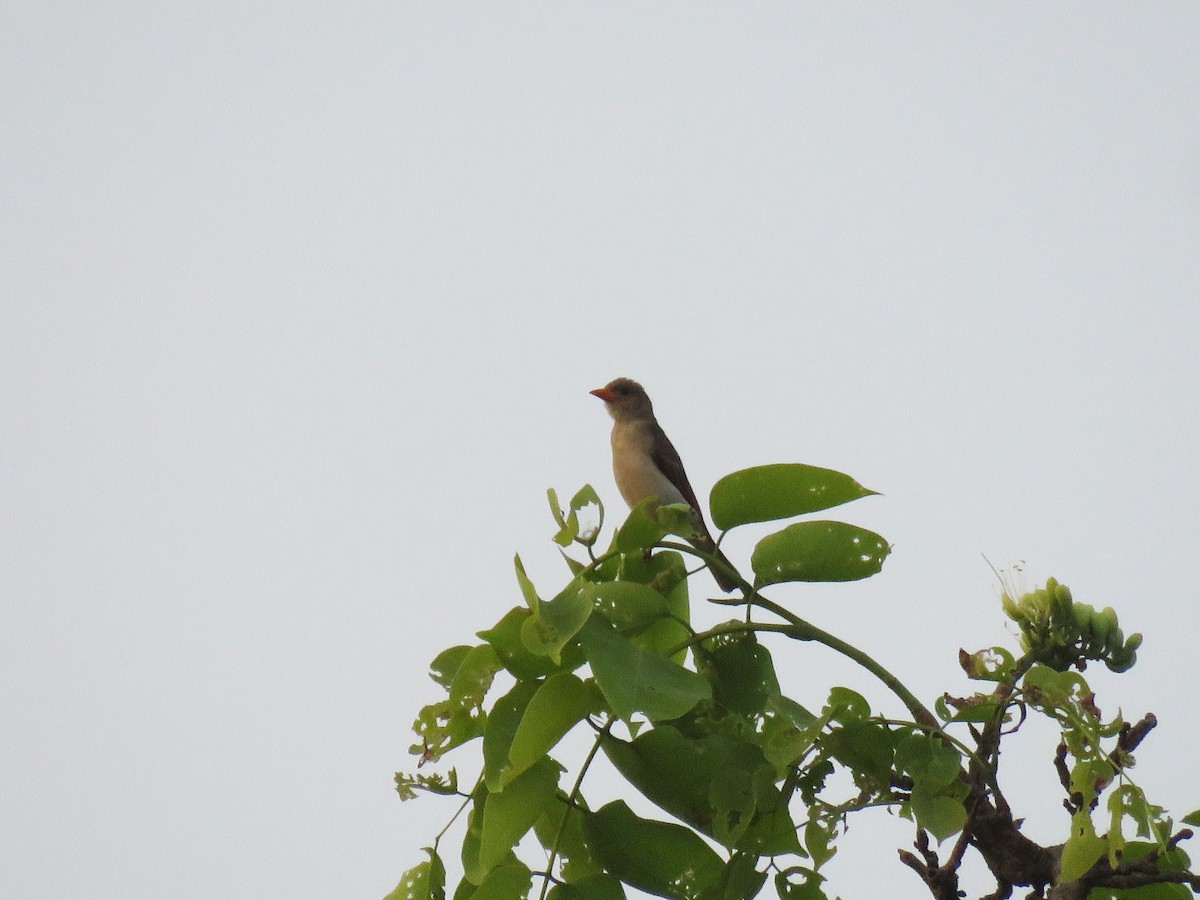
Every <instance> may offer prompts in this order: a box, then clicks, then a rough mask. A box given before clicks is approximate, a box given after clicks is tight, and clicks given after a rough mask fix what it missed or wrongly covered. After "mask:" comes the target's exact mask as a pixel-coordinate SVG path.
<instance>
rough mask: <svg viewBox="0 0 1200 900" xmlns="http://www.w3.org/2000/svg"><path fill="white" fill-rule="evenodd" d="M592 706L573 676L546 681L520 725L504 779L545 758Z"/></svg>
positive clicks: (530, 703) (552, 676)
mask: <svg viewBox="0 0 1200 900" xmlns="http://www.w3.org/2000/svg"><path fill="white" fill-rule="evenodd" d="M590 706H591V694H590V692H589V691H588V689H587V687H586V686H585V685H584V683H583V682H582V681H580V680H579V679H578V678H576V677H575V676H574V675H572V674H571V673H569V672H560V673H559V674H557V675H551V676H550V677H549V678H547V679H546V681H545V682H544V683H543V684H542V685H541V686H540V687H539V688H538V689H537V693H535V694H534V695H533V698H532V699H531V700H530V701H529V705H528V706H527V707H526V708H525V714H524V716H522V718H521V723H520V725H518V726H517V730H516V734H515V735H514V737H513V739H512V746H511V748H510V749H509V752H508V757H509V769H508V774H506V775H505V776H504V778H505V779H507V778H512V777H513V776H515V775H517V774H520V773H521V772H524V771H525V770H526V769H528V768H529V767H530V766H532V765H534V764H535V763H536V762H537V761H538V760H539V759H542V758H543V757H544V756H545V755H546V754H547V753H549V752H550V750H551V749H552V748H553V747H554V745H555V744H557V743H558V742H559V741H560V740H561V739H562V737H563V735H565V734H566V733H567V732H568V731H570V730H571V728H572V727H573V726H574V725H575V723H576V722H578V721H579V720H580V719H582V718H583V717H584V716H586V715H587V714H588V709H589V707H590Z"/></svg>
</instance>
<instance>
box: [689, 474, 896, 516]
mask: <svg viewBox="0 0 1200 900" xmlns="http://www.w3.org/2000/svg"><path fill="white" fill-rule="evenodd" d="M875 493H876V491H872V490H868V489H867V488H865V487H863V486H862V485H861V484H859V483H858V482H857V481H855V480H854V479H853V478H851V477H850V476H849V475H844V474H842V473H841V472H835V471H833V470H832V469H823V468H821V467H819V466H808V465H804V464H802V463H777V464H775V465H768V466H755V467H754V468H751V469H742V470H741V471H740V472H732V473H730V474H729V475H726V476H725V477H724V478H722V479H721V480H720V481H718V482H717V483H716V484H715V485H713V489H712V493H711V494H710V495H709V507H710V508H711V510H712V519H713V524H714V525H716V527H717V528H719V529H720V530H721V531H727V530H728V529H730V528H733V527H735V526H737V525H745V524H747V523H750V522H770V521H772V520H774V519H788V518H791V517H792V516H799V515H803V514H805V513H810V512H817V511H818V510H822V509H829V508H830V507H833V506H840V505H841V504H843V503H849V502H850V501H851V500H857V499H858V498H860V497H869V496H871V495H872V494H875Z"/></svg>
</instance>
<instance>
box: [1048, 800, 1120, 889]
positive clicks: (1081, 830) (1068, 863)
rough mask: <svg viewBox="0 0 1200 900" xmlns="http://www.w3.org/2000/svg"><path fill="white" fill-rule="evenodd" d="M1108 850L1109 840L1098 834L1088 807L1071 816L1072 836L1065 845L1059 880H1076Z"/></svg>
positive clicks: (1061, 881)
mask: <svg viewBox="0 0 1200 900" xmlns="http://www.w3.org/2000/svg"><path fill="white" fill-rule="evenodd" d="M1107 850H1108V842H1107V841H1105V840H1104V838H1102V837H1098V836H1097V835H1096V829H1095V828H1094V827H1093V826H1092V820H1091V817H1090V816H1089V815H1088V811H1087V809H1083V810H1080V811H1079V812H1077V813H1075V815H1073V816H1072V817H1071V837H1070V838H1069V839H1068V840H1067V842H1066V844H1064V845H1063V850H1062V859H1061V862H1060V866H1061V868H1060V871H1059V882H1060V883H1063V882H1067V881H1075V880H1076V879H1077V878H1079V877H1080V876H1082V875H1083V874H1084V873H1085V872H1086V871H1087V870H1088V869H1090V868H1091V867H1092V865H1093V864H1094V863H1095V862H1096V860H1098V859H1099V858H1100V857H1101V856H1103V855H1104V853H1105V851H1107Z"/></svg>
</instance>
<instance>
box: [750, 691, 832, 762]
mask: <svg viewBox="0 0 1200 900" xmlns="http://www.w3.org/2000/svg"><path fill="white" fill-rule="evenodd" d="M767 711H768V713H769V715H768V716H767V717H766V718H765V719H764V720H763V726H762V748H763V755H764V756H765V757H766V758H767V759H768V760H770V762H771V763H773V764H774V765H775V767H776V769H778V770H779V773H780V775H783V774H784V770H785V769H786V768H787V767H788V766H790V765H791V764H792V763H794V762H795V761H796V760H797V759H799V758H800V757H801V755H802V754H803V753H804V752H805V751H806V750H808V749H809V748H810V747H811V746H812V745H813V742H814V741H816V739H817V736H818V735H819V734H820V733H821V730H822V729H823V728H824V727H825V723H826V721H827V720H825V719H823V718H822V719H818V718H817V717H816V716H814V715H813V714H812V713H810V712H809V711H808V710H807V709H805V708H804V707H803V706H801V705H800V704H799V703H797V702H796V701H795V700H792V699H791V698H789V697H784V696H783V695H782V694H777V695H775V696H774V697H771V698H770V700H769V701H768V702H767Z"/></svg>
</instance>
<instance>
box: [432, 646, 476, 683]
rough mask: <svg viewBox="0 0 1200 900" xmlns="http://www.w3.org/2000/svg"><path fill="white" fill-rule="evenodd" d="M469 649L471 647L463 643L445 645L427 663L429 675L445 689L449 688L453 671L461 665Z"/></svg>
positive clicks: (452, 678)
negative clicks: (451, 645)
mask: <svg viewBox="0 0 1200 900" xmlns="http://www.w3.org/2000/svg"><path fill="white" fill-rule="evenodd" d="M471 650H472V648H471V647H468V646H466V645H465V644H460V645H459V646H457V647H447V648H446V649H445V650H443V651H442V652H441V653H439V654H438V655H437V656H435V657H434V658H433V662H431V663H430V664H429V677H430V678H432V679H433V680H434V681H436V682H437V683H438V684H440V685H441V686H442V687H444V688H445V689H446V690H450V682H451V681H453V680H454V673H455V672H457V671H458V670H459V668H460V667H461V666H462V664H463V661H464V660H465V659H466V658H467V656H468V655H469V654H470V652H471Z"/></svg>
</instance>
